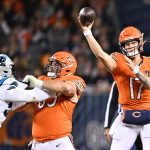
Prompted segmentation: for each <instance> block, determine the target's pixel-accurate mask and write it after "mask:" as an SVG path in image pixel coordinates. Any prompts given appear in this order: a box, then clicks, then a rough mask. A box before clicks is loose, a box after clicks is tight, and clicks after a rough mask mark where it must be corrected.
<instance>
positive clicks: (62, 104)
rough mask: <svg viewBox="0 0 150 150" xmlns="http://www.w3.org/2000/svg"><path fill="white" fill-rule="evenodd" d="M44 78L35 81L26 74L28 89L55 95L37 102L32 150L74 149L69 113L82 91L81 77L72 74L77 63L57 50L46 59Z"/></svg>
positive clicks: (68, 54)
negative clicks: (37, 89)
mask: <svg viewBox="0 0 150 150" xmlns="http://www.w3.org/2000/svg"><path fill="white" fill-rule="evenodd" d="M48 60H49V64H48V65H47V66H46V70H47V75H43V76H40V77H39V79H36V78H35V77H34V76H31V75H27V76H26V77H25V78H24V81H25V82H29V83H30V86H31V87H38V88H41V89H46V90H48V91H49V92H53V93H55V94H56V97H55V98H53V99H47V100H46V101H44V102H43V103H42V102H41V103H37V104H36V108H35V112H34V116H33V127H32V135H33V138H34V140H33V144H32V150H41V149H44V150H50V149H51V150H57V149H60V150H75V148H74V146H73V143H72V136H71V131H72V114H73V111H74V109H75V106H76V104H77V102H78V100H79V97H80V96H81V94H82V93H83V91H84V89H85V86H86V85H85V82H84V80H83V79H82V78H80V77H78V76H76V75H74V73H75V71H76V68H77V62H76V59H75V58H74V57H73V56H72V55H71V54H70V53H68V52H64V51H60V52H57V53H55V54H54V55H53V56H52V57H50V58H49V59H48Z"/></svg>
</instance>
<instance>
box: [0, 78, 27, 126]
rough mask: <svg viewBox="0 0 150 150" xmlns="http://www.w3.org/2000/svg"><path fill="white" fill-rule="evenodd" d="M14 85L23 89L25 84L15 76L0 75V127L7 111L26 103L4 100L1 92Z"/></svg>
mask: <svg viewBox="0 0 150 150" xmlns="http://www.w3.org/2000/svg"><path fill="white" fill-rule="evenodd" d="M16 87H20V88H23V89H25V88H26V87H27V84H25V83H22V82H19V81H17V80H16V79H15V78H4V77H0V93H1V94H0V127H1V124H2V123H3V122H4V120H5V119H6V115H7V113H8V112H9V111H11V110H15V109H17V108H19V107H21V106H23V105H25V104H26V102H7V101H5V100H4V99H5V98H4V97H3V93H5V90H9V89H10V90H11V89H12V88H16Z"/></svg>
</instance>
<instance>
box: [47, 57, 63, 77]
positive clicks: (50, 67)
mask: <svg viewBox="0 0 150 150" xmlns="http://www.w3.org/2000/svg"><path fill="white" fill-rule="evenodd" d="M61 69H62V65H61V63H60V62H59V61H58V60H56V59H54V58H49V64H47V65H46V66H45V71H46V75H47V76H48V77H51V78H57V77H59V76H60V75H61Z"/></svg>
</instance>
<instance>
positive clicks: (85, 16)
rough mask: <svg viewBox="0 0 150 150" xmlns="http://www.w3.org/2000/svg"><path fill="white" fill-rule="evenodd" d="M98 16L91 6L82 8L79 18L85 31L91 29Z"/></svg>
mask: <svg viewBox="0 0 150 150" xmlns="http://www.w3.org/2000/svg"><path fill="white" fill-rule="evenodd" d="M95 18H96V13H95V11H94V10H93V9H92V8H90V7H84V8H82V9H81V10H80V12H79V16H78V20H79V23H80V26H81V28H82V30H83V31H87V30H91V28H92V26H93V23H94V20H95Z"/></svg>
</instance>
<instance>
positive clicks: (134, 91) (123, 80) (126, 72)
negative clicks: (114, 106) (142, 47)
mask: <svg viewBox="0 0 150 150" xmlns="http://www.w3.org/2000/svg"><path fill="white" fill-rule="evenodd" d="M112 56H113V58H114V59H115V60H116V62H117V68H116V69H115V70H114V71H113V73H112V74H113V77H114V79H115V81H116V84H117V87H118V91H119V99H118V101H119V104H121V105H122V108H123V110H150V90H149V89H148V88H147V87H146V86H144V85H143V84H142V83H141V81H140V80H139V79H138V78H137V77H136V75H135V74H134V73H133V71H132V70H131V69H130V68H129V66H128V65H127V62H126V61H125V58H124V55H123V54H120V53H117V52H116V53H113V54H112ZM142 59H143V61H142V62H141V63H140V64H139V68H140V71H141V72H142V73H144V74H145V75H147V76H150V58H148V57H145V56H142Z"/></svg>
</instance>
